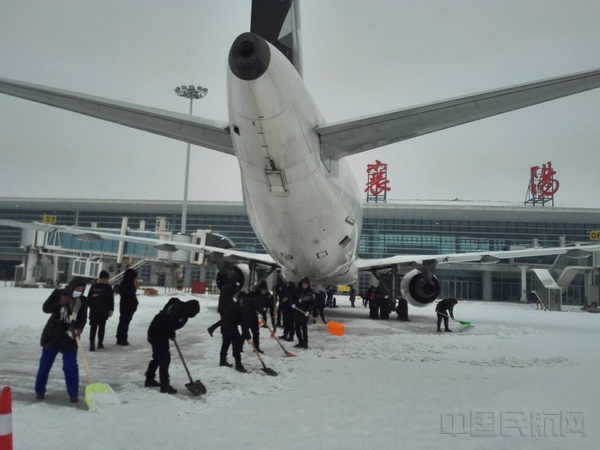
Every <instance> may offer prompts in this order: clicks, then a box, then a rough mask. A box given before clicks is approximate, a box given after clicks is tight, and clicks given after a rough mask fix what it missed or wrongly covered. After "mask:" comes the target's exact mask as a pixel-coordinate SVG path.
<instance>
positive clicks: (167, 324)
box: [148, 298, 200, 344]
mask: <svg viewBox="0 0 600 450" xmlns="http://www.w3.org/2000/svg"><path fill="white" fill-rule="evenodd" d="M199 310H200V305H199V304H198V300H189V301H187V302H183V301H181V300H179V299H178V298H171V299H170V300H169V301H168V302H167V304H166V305H165V307H164V308H163V309H162V310H161V311H160V312H159V313H158V314H157V315H156V316H154V319H152V322H151V323H150V326H149V327H148V342H150V343H151V344H152V343H153V342H158V341H161V340H168V339H175V335H176V333H175V331H176V330H179V329H180V328H183V326H184V325H185V324H186V323H187V321H188V319H189V318H191V317H194V316H195V315H196V314H197V313H198V311H199Z"/></svg>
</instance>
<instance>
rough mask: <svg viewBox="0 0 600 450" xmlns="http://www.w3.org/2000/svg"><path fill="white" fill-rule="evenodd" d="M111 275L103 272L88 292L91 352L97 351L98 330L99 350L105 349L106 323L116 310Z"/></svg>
mask: <svg viewBox="0 0 600 450" xmlns="http://www.w3.org/2000/svg"><path fill="white" fill-rule="evenodd" d="M108 279H109V275H108V272H107V271H106V270H102V271H101V272H100V275H99V276H98V280H97V281H96V282H95V283H94V284H92V286H91V287H90V290H89V292H88V295H87V298H88V306H89V317H90V351H91V352H93V351H94V350H96V346H95V341H96V330H97V331H98V348H104V344H103V342H104V333H105V329H106V321H107V320H108V318H109V317H112V315H113V311H114V310H115V295H114V293H113V288H112V286H111V285H110V284H108Z"/></svg>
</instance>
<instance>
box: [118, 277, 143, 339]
mask: <svg viewBox="0 0 600 450" xmlns="http://www.w3.org/2000/svg"><path fill="white" fill-rule="evenodd" d="M138 283H139V282H138V279H137V273H136V271H135V270H133V269H127V270H126V271H125V273H124V274H123V281H121V284H120V285H119V295H120V296H121V301H120V302H119V313H120V316H119V325H118V327H117V345H129V340H128V334H129V324H130V323H131V319H133V315H134V314H135V312H136V311H137V307H138V304H139V301H138V298H137V296H136V295H135V292H136V291H137V288H138V287H139V286H138Z"/></svg>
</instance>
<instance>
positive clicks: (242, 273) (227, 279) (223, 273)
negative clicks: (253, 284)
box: [216, 264, 250, 292]
mask: <svg viewBox="0 0 600 450" xmlns="http://www.w3.org/2000/svg"><path fill="white" fill-rule="evenodd" d="M216 281H217V286H218V288H219V289H222V288H223V286H225V285H226V284H228V283H231V284H235V283H239V289H238V291H246V292H248V291H249V290H250V267H248V264H235V265H233V264H232V265H228V266H226V267H225V268H223V269H222V270H219V273H218V274H217V279H216Z"/></svg>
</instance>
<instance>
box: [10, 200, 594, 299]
mask: <svg viewBox="0 0 600 450" xmlns="http://www.w3.org/2000/svg"><path fill="white" fill-rule="evenodd" d="M14 203H15V200H14V199H0V218H1V219H12V220H18V221H34V220H35V221H39V220H41V216H42V215H43V214H48V215H53V216H56V223H57V224H58V225H77V226H82V227H89V226H97V227H98V228H113V229H120V227H121V221H122V217H123V216H126V217H128V218H129V219H128V226H129V228H130V229H133V230H135V229H137V228H140V224H142V223H145V229H146V230H152V231H154V229H155V224H156V223H157V218H158V217H163V218H165V220H166V226H167V230H168V231H173V232H177V231H179V230H180V227H181V211H180V204H179V203H178V202H144V203H143V204H140V203H135V202H124V201H122V202H110V201H106V202H98V201H89V202H86V201H70V200H62V201H61V200H56V201H52V202H49V203H48V204H44V202H43V201H42V200H35V199H32V200H25V199H19V201H18V207H15V205H14ZM541 210H543V211H541ZM187 229H188V231H193V230H196V229H212V230H214V231H215V232H217V233H219V234H222V235H224V236H226V237H228V238H229V239H231V240H232V242H233V243H234V244H235V246H236V247H237V248H238V249H240V250H245V251H249V252H257V253H265V251H264V248H263V247H262V245H261V243H260V242H259V240H258V239H257V237H256V235H255V233H254V231H253V229H252V227H251V226H250V222H249V220H248V217H247V216H246V213H245V210H244V208H243V205H242V204H241V203H230V204H225V203H217V202H214V203H213V202H191V203H190V204H189V206H188V217H187ZM593 230H600V210H590V209H570V208H548V207H547V208H537V209H534V208H532V207H527V208H516V207H506V208H505V207H489V206H482V207H480V208H479V207H469V208H461V207H454V206H452V207H451V206H447V207H446V206H444V207H428V206H427V205H418V206H415V207H414V208H411V207H410V206H409V207H406V206H398V207H395V206H394V205H390V204H386V205H384V206H383V207H377V206H369V207H365V210H364V220H363V228H362V236H361V240H360V243H359V256H360V257H362V258H383V257H387V256H393V255H397V254H417V255H426V254H445V253H463V252H476V251H501V250H510V249H514V248H523V247H532V246H533V245H534V241H535V240H537V243H538V244H539V245H540V246H543V247H554V246H558V245H559V244H560V243H561V242H564V241H566V242H585V241H589V235H590V231H593ZM137 233H139V234H140V235H144V234H143V232H142V231H139V232H137ZM63 236H67V235H63ZM20 239H21V230H19V229H15V228H9V227H0V258H1V259H3V260H11V261H12V262H11V263H6V262H4V265H3V266H0V270H2V269H4V272H5V276H6V274H7V273H8V272H7V270H8V269H7V267H9V266H10V264H12V265H14V261H15V260H20V257H21V256H22V252H23V250H22V249H21V248H19V245H20ZM66 239H72V238H71V237H68V238H66ZM72 241H73V242H72V245H74V246H76V245H78V246H80V247H77V248H81V249H82V250H85V249H86V248H89V246H90V245H99V244H98V243H86V242H83V241H78V240H75V239H72ZM101 245H103V246H106V248H105V251H110V252H116V246H117V244H116V243H114V242H112V243H111V242H107V241H102V244H101ZM86 246H88V247H86ZM128 246H130V247H129V248H128V251H129V252H132V253H136V254H140V255H143V254H147V255H148V256H149V257H151V256H155V253H156V251H155V250H154V249H151V248H148V247H147V246H141V245H137V247H136V244H128ZM144 252H147V253H144ZM528 261H529V262H531V259H528ZM553 261H554V257H544V258H539V259H538V260H537V261H534V262H535V263H538V264H552V262H553ZM7 264H8V265H7ZM211 272H212V271H211ZM436 273H437V274H438V276H439V278H440V279H441V281H442V296H443V297H448V296H454V297H457V298H462V299H481V298H483V282H482V273H481V272H478V271H476V270H469V269H464V268H461V270H455V269H452V270H450V269H445V268H441V267H440V268H439V269H438V270H437V272H436ZM0 275H2V273H1V272H0ZM198 276H199V271H198V270H195V269H192V272H191V277H192V279H193V280H194V281H196V278H197V277H198ZM207 276H208V274H207ZM520 277H521V276H520V272H519V270H518V269H517V270H512V271H494V272H493V274H492V299H493V300H515V299H518V298H519V297H520V296H521V292H520V280H521V278H520ZM370 282H371V281H370V276H369V274H366V276H365V274H363V275H361V278H360V286H359V289H360V291H362V290H363V289H366V288H367V287H368V284H369V283H370ZM583 283H584V281H583V277H578V278H576V279H575V281H574V284H572V286H571V287H570V288H569V290H568V292H567V297H568V298H566V299H565V301H566V303H569V300H570V299H574V300H573V301H576V299H578V298H579V299H580V298H581V297H582V296H583V294H582V290H583V287H582V286H583Z"/></svg>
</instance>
